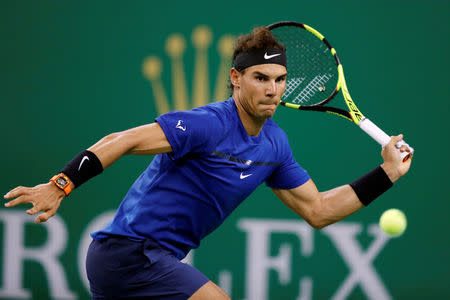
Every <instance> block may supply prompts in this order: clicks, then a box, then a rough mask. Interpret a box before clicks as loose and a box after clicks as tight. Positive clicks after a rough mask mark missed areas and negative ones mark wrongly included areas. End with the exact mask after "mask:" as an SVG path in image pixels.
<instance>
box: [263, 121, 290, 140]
mask: <svg viewBox="0 0 450 300" xmlns="http://www.w3.org/2000/svg"><path fill="white" fill-rule="evenodd" d="M263 130H264V131H265V132H266V134H267V135H268V136H270V137H274V138H277V139H283V140H284V139H287V135H286V133H285V132H284V130H283V129H281V128H280V126H278V125H277V123H275V121H274V120H272V119H270V118H269V119H267V121H266V123H265V124H264V127H263Z"/></svg>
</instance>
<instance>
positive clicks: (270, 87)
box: [266, 80, 277, 96]
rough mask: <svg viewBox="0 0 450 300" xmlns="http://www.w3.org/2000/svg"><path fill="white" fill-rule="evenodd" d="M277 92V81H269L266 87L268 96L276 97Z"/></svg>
mask: <svg viewBox="0 0 450 300" xmlns="http://www.w3.org/2000/svg"><path fill="white" fill-rule="evenodd" d="M276 92H277V85H276V83H275V80H269V82H268V83H267V87H266V94H267V95H271V96H273V95H275V94H276Z"/></svg>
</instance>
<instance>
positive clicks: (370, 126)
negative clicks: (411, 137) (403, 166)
mask: <svg viewBox="0 0 450 300" xmlns="http://www.w3.org/2000/svg"><path fill="white" fill-rule="evenodd" d="M358 125H359V127H360V128H361V129H362V130H364V131H365V132H366V133H367V134H368V135H370V136H371V137H372V138H373V139H374V140H375V141H377V142H378V144H380V145H381V147H384V146H386V145H387V143H389V141H390V140H391V138H390V136H388V135H387V134H386V133H385V132H384V131H383V130H381V129H380V128H379V127H378V126H377V125H375V124H374V123H373V122H372V121H370V120H369V119H367V118H365V117H364V118H362V119H361V121H359V124H358ZM403 145H405V146H406V147H408V148H409V150H410V152H400V157H401V158H402V160H403V161H407V160H408V159H409V158H410V157H411V155H412V154H413V153H414V148H413V147H411V146H409V145H408V144H407V143H405V141H403V140H402V141H400V142H398V143H397V144H396V145H395V147H397V148H400V147H401V146H403Z"/></svg>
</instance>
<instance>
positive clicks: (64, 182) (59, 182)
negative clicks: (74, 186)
mask: <svg viewBox="0 0 450 300" xmlns="http://www.w3.org/2000/svg"><path fill="white" fill-rule="evenodd" d="M56 183H57V184H58V185H59V186H61V187H64V186H65V185H66V184H67V180H65V179H64V178H63V177H59V178H58V179H56Z"/></svg>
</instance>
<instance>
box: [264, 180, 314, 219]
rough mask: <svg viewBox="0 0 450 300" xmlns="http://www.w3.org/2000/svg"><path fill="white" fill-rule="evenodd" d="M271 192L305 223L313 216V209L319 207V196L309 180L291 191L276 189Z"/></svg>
mask: <svg viewBox="0 0 450 300" xmlns="http://www.w3.org/2000/svg"><path fill="white" fill-rule="evenodd" d="M272 191H273V192H274V193H275V195H277V197H278V198H280V200H281V201H283V202H284V204H286V206H288V207H289V208H290V209H292V210H293V211H294V212H296V213H297V214H298V215H300V216H301V217H302V218H303V219H305V220H306V221H307V222H309V221H310V219H311V216H312V215H313V214H314V208H315V207H317V205H320V202H321V195H320V192H319V191H318V190H317V187H316V185H315V184H314V182H313V181H312V179H309V180H308V181H307V182H305V183H304V184H302V185H300V186H298V187H295V188H292V189H276V188H272Z"/></svg>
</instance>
